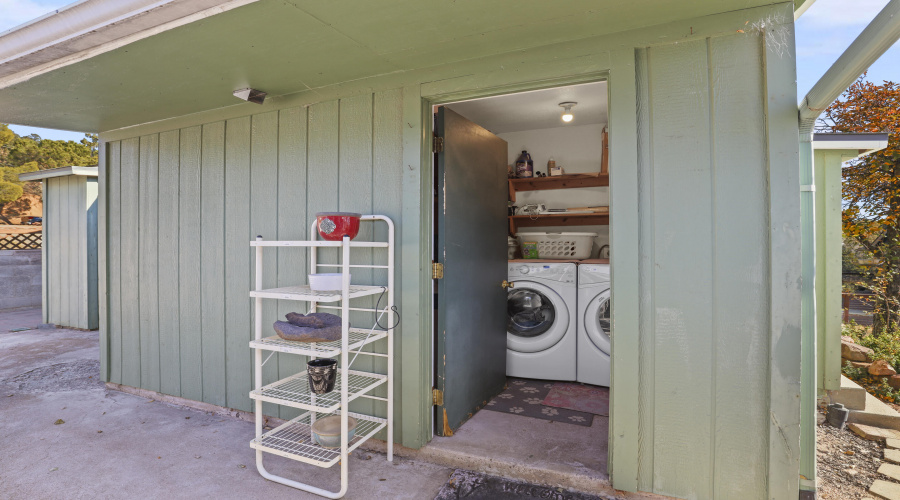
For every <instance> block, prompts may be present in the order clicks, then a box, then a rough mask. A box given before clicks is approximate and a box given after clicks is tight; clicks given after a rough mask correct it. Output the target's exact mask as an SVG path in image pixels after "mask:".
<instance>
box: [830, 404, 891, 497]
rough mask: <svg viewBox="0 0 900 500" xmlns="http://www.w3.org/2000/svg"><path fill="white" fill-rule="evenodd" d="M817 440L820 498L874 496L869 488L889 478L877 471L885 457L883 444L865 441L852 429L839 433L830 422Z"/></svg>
mask: <svg viewBox="0 0 900 500" xmlns="http://www.w3.org/2000/svg"><path fill="white" fill-rule="evenodd" d="M820 411H821V410H820ZM816 440H817V447H816V448H817V450H816V455H817V457H816V463H817V465H818V476H819V477H818V479H819V498H820V499H823V500H837V499H841V500H845V499H846V500H851V499H852V500H858V499H860V498H867V497H871V494H869V493H868V490H869V486H871V485H872V483H873V482H874V481H875V480H876V479H887V478H886V477H884V476H882V475H881V474H878V472H877V471H878V467H879V466H880V465H881V459H882V457H883V456H884V453H883V451H882V448H883V445H882V444H881V443H879V442H877V441H868V440H866V439H863V438H861V437H859V436H857V435H856V434H854V433H853V432H852V431H850V429H844V430H838V429H837V428H835V427H832V426H831V425H830V424H828V423H827V422H826V423H823V424H821V425H819V426H818V429H817V431H816Z"/></svg>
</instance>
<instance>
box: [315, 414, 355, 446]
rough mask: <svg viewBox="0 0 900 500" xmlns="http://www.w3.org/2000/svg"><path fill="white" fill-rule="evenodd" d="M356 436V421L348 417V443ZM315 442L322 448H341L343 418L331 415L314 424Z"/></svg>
mask: <svg viewBox="0 0 900 500" xmlns="http://www.w3.org/2000/svg"><path fill="white" fill-rule="evenodd" d="M355 435H356V419H355V418H353V417H347V442H348V443H349V442H350V441H351V440H352V439H353V436H355ZM312 439H313V442H315V443H316V444H318V445H319V446H321V447H322V448H328V449H332V450H333V449H335V448H340V447H341V416H340V415H330V416H328V417H325V418H320V419H318V420H316V421H315V422H314V423H313V424H312Z"/></svg>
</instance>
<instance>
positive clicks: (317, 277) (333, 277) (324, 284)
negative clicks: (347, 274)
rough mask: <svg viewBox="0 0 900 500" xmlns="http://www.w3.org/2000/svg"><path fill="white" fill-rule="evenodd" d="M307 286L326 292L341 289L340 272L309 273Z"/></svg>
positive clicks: (341, 275)
mask: <svg viewBox="0 0 900 500" xmlns="http://www.w3.org/2000/svg"><path fill="white" fill-rule="evenodd" d="M307 276H308V277H309V288H310V289H312V290H316V291H322V292H328V291H333V290H340V289H341V278H342V277H343V276H344V275H343V274H342V273H317V274H309V275H307Z"/></svg>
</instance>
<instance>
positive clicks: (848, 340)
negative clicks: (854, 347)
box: [841, 335, 855, 344]
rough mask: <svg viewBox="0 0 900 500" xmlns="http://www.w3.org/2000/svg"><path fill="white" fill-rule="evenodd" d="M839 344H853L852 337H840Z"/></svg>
mask: <svg viewBox="0 0 900 500" xmlns="http://www.w3.org/2000/svg"><path fill="white" fill-rule="evenodd" d="M841 342H847V343H849V344H853V343H855V342H853V337H848V336H846V335H841Z"/></svg>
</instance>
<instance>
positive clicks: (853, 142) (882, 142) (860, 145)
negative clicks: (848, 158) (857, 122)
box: [813, 133, 889, 158]
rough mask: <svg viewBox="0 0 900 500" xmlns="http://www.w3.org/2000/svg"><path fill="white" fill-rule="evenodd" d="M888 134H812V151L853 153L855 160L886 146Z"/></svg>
mask: <svg viewBox="0 0 900 500" xmlns="http://www.w3.org/2000/svg"><path fill="white" fill-rule="evenodd" d="M888 138H889V134H886V133H885V134H882V133H876V134H813V149H816V150H842V151H854V152H855V153H856V158H859V157H860V156H865V155H867V154H870V153H874V152H876V151H881V150H882V149H884V148H886V147H887V146H888Z"/></svg>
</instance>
